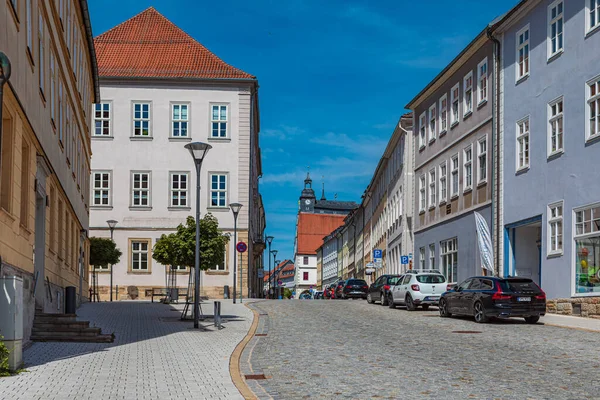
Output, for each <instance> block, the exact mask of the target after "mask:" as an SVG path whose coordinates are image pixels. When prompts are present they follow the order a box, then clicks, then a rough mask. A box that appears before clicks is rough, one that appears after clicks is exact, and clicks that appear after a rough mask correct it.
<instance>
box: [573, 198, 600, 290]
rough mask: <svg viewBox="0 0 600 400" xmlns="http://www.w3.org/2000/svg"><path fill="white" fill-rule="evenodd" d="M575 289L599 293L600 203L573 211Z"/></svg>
mask: <svg viewBox="0 0 600 400" xmlns="http://www.w3.org/2000/svg"><path fill="white" fill-rule="evenodd" d="M574 237H575V251H576V253H575V291H576V292H577V293H600V204H596V205H594V206H591V207H587V208H584V209H579V210H576V211H575V235H574Z"/></svg>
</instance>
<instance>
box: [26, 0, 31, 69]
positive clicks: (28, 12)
mask: <svg viewBox="0 0 600 400" xmlns="http://www.w3.org/2000/svg"><path fill="white" fill-rule="evenodd" d="M31 11H32V10H31V0H25V13H26V15H25V18H26V23H27V50H28V51H29V55H30V56H31V57H32V58H31V61H33V18H32V17H31Z"/></svg>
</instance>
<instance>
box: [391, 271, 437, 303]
mask: <svg viewBox="0 0 600 400" xmlns="http://www.w3.org/2000/svg"><path fill="white" fill-rule="evenodd" d="M445 291H447V282H446V278H445V277H444V275H442V274H440V273H439V272H438V271H435V270H424V271H408V272H407V273H406V275H404V277H403V278H402V280H400V281H398V283H397V284H396V285H394V286H392V289H391V290H390V295H389V299H388V305H389V307H390V308H395V307H396V306H397V305H400V304H401V305H405V306H406V309H407V310H408V311H414V310H415V309H416V308H417V307H418V306H421V307H423V310H427V309H429V306H432V305H434V306H437V305H438V301H439V300H440V296H441V295H442V293H444V292H445Z"/></svg>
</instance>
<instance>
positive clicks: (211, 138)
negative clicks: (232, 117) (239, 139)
mask: <svg viewBox="0 0 600 400" xmlns="http://www.w3.org/2000/svg"><path fill="white" fill-rule="evenodd" d="M206 140H208V141H209V142H231V138H229V137H223V138H217V137H209V138H207V139H206Z"/></svg>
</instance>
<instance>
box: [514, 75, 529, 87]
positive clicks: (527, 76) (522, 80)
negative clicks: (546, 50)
mask: <svg viewBox="0 0 600 400" xmlns="http://www.w3.org/2000/svg"><path fill="white" fill-rule="evenodd" d="M527 78H529V72H528V73H526V74H525V75H523V76H522V77H520V78H517V81H516V82H515V85H520V84H521V83H522V82H525V81H526V80H527Z"/></svg>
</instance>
